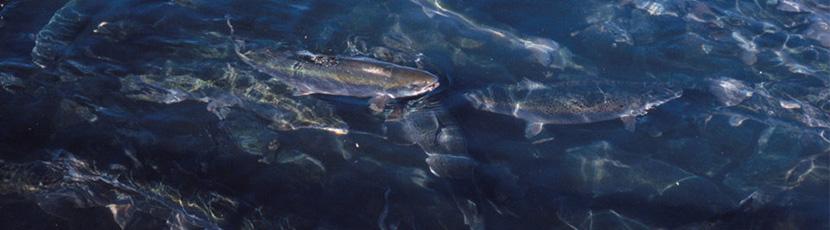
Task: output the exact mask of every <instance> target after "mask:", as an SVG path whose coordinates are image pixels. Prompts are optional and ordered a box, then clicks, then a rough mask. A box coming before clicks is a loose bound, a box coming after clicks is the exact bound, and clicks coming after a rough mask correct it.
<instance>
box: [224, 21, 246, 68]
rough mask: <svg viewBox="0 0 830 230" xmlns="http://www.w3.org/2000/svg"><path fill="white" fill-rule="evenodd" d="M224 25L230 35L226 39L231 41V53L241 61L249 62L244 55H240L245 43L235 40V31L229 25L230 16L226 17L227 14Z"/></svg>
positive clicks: (231, 25)
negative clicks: (225, 24)
mask: <svg viewBox="0 0 830 230" xmlns="http://www.w3.org/2000/svg"><path fill="white" fill-rule="evenodd" d="M225 23H227V24H228V30H229V32H230V35H229V36H228V38H229V39H230V40H231V43H233V51H234V52H235V53H236V55H237V56H239V58H241V59H242V60H243V61H245V62H248V61H250V59H249V58H248V57H246V56H245V54H243V53H242V46H245V42H244V41H242V40H239V39H237V38H236V31H235V30H234V28H233V24H231V16H230V15H227V14H226V15H225Z"/></svg>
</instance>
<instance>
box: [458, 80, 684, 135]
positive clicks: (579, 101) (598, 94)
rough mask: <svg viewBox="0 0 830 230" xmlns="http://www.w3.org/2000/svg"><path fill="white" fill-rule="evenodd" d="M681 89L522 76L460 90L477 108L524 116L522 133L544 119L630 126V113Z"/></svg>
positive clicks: (531, 130)
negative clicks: (550, 81)
mask: <svg viewBox="0 0 830 230" xmlns="http://www.w3.org/2000/svg"><path fill="white" fill-rule="evenodd" d="M681 94H682V91H681V90H676V89H672V88H669V87H665V86H663V85H659V84H649V83H626V82H613V81H599V82H589V81H577V82H565V83H559V84H557V85H554V86H545V85H542V84H540V83H537V82H532V81H524V82H522V83H520V84H517V85H509V86H491V87H488V88H485V89H481V90H475V91H472V92H468V93H466V94H465V95H464V96H465V97H466V98H467V100H469V101H470V102H472V103H473V106H475V107H476V108H477V109H480V110H484V111H488V112H493V113H499V114H505V115H512V116H514V117H517V118H521V119H523V120H526V121H527V122H528V125H527V128H526V129H525V136H526V137H532V136H535V135H537V134H539V133H540V132H541V131H542V126H543V125H544V124H585V123H593V122H599V121H607V120H613V119H617V118H620V119H622V121H623V123H624V124H625V127H626V129H627V130H631V131H633V130H634V122H635V120H634V118H635V117H637V116H639V115H644V114H646V112H647V111H648V110H649V109H651V108H654V107H656V106H658V105H661V104H663V103H666V102H668V101H670V100H673V99H676V98H678V97H680V96H681Z"/></svg>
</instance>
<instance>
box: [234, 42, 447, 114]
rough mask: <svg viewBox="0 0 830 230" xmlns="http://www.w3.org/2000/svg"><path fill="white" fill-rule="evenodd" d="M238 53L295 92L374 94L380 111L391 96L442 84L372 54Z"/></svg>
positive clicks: (373, 105)
mask: <svg viewBox="0 0 830 230" xmlns="http://www.w3.org/2000/svg"><path fill="white" fill-rule="evenodd" d="M236 53H237V55H238V56H239V57H240V58H241V59H242V60H243V61H244V62H245V63H247V64H249V65H251V66H253V67H254V68H255V69H257V70H259V71H261V72H263V73H266V74H268V75H270V76H272V77H274V80H278V81H279V82H281V83H283V84H286V85H288V86H289V87H291V88H293V89H294V94H295V95H308V94H326V95H337V96H352V97H362V98H366V97H368V98H371V99H370V101H369V103H370V108H371V109H372V110H373V111H380V110H382V109H383V107H384V105H385V104H386V102H387V101H388V100H389V99H394V98H403V97H414V96H419V95H422V94H425V93H427V92H430V91H432V90H434V89H435V88H438V86H439V83H438V77H436V76H435V75H433V74H431V73H429V72H427V71H423V70H420V69H415V68H411V67H406V66H400V65H396V64H392V63H388V62H382V61H378V60H374V59H370V58H360V57H340V56H328V55H319V54H312V53H310V52H308V51H299V52H273V51H271V50H269V49H254V50H249V51H246V52H243V51H242V50H240V48H239V46H237V47H236Z"/></svg>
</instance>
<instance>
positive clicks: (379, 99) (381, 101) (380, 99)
mask: <svg viewBox="0 0 830 230" xmlns="http://www.w3.org/2000/svg"><path fill="white" fill-rule="evenodd" d="M389 99H392V97H390V96H389V95H377V96H374V97H372V98H371V99H369V109H370V110H372V112H374V113H380V112H383V108H384V107H386V102H389Z"/></svg>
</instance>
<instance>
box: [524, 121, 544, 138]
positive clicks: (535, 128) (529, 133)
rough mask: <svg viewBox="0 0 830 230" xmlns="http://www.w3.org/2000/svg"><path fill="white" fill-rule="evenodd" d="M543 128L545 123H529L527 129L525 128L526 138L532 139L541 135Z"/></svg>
mask: <svg viewBox="0 0 830 230" xmlns="http://www.w3.org/2000/svg"><path fill="white" fill-rule="evenodd" d="M543 126H545V124H543V123H539V122H528V123H527V127H525V137H526V138H531V137H534V136H536V135H539V133H541V132H542V127H543Z"/></svg>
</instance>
